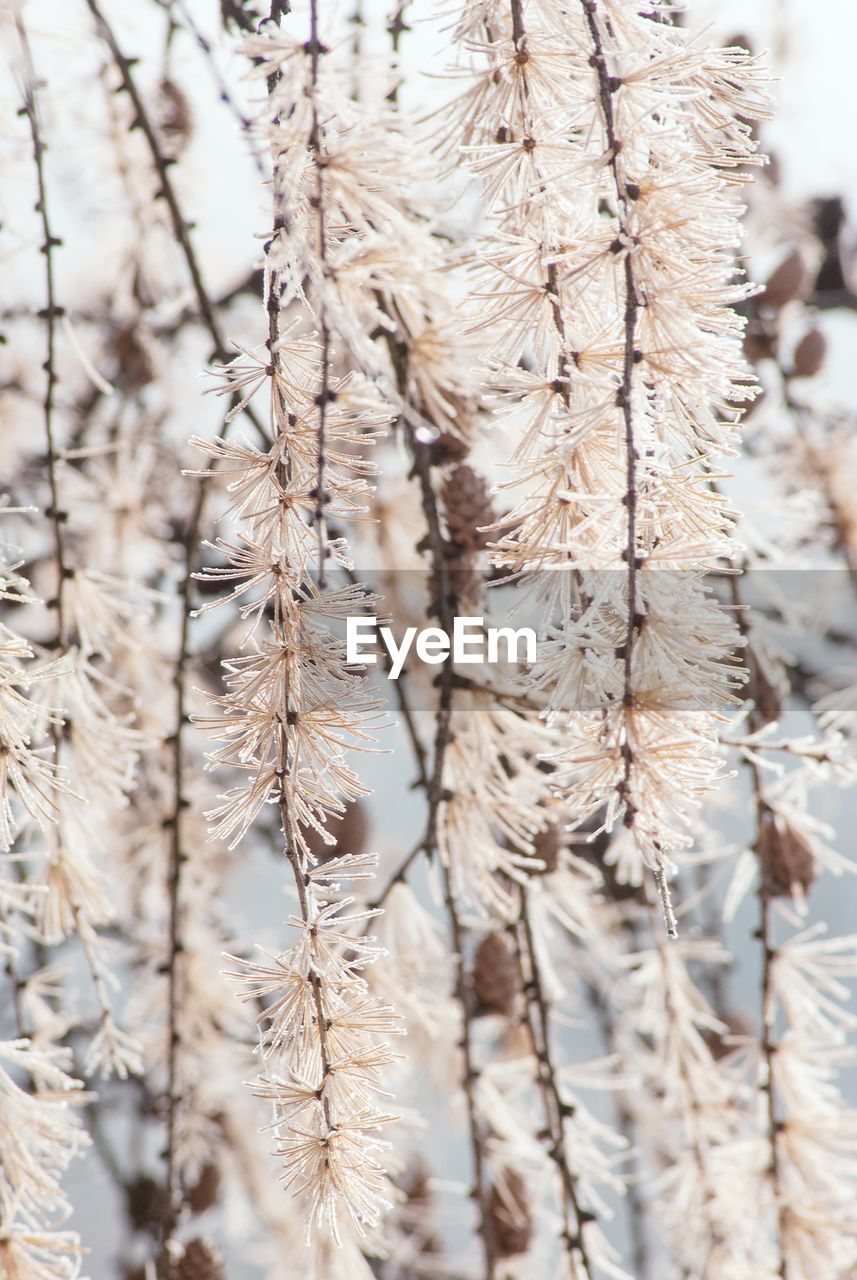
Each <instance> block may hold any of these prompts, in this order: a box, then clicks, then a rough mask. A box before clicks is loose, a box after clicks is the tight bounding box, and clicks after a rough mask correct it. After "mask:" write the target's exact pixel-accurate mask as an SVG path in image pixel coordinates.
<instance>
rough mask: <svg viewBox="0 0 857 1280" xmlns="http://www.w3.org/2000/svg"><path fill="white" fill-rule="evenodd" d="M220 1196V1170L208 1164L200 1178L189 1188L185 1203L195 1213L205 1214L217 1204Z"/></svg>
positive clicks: (214, 1165) (204, 1166)
mask: <svg viewBox="0 0 857 1280" xmlns="http://www.w3.org/2000/svg"><path fill="white" fill-rule="evenodd" d="M219 1194H220V1170H219V1169H218V1167H217V1165H216V1164H206V1165H203V1168H202V1170H201V1172H200V1175H199V1178H198V1179H197V1181H196V1182H195V1183H194V1185H193V1186H192V1187H189V1188H188V1191H187V1193H186V1195H185V1201H186V1203H187V1205H188V1207H189V1208H190V1210H191V1211H192V1212H193V1213H205V1211H206V1209H210V1208H211V1206H212V1205H213V1204H216V1203H217V1197H218V1196H219Z"/></svg>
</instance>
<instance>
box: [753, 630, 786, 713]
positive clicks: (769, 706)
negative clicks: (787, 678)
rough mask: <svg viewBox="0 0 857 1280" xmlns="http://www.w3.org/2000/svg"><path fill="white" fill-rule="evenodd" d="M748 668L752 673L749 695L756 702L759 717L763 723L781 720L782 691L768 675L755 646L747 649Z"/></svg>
mask: <svg viewBox="0 0 857 1280" xmlns="http://www.w3.org/2000/svg"><path fill="white" fill-rule="evenodd" d="M747 670H748V671H749V673H750V679H749V680H748V682H747V696H748V697H749V698H752V699H753V701H754V703H755V704H756V713H757V715H758V717H759V719H760V720H761V721H762V723H763V724H771V723H772V722H773V721H774V720H779V719H780V718H781V716H782V714H783V699H782V694H781V691H780V689H779V688H778V687H777V685H776V684H775V683H774V681H773V680H772V679H771V677H770V676H769V675H768V673H767V671H766V670H765V667H764V665H763V664H762V663H761V662H760V661H759V659H758V657H757V655H756V652H755V650H754V649H753V648H750V649H749V650H748V651H747Z"/></svg>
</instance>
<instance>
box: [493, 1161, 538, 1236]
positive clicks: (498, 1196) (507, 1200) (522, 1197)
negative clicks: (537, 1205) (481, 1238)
mask: <svg viewBox="0 0 857 1280" xmlns="http://www.w3.org/2000/svg"><path fill="white" fill-rule="evenodd" d="M488 1220H489V1230H490V1232H491V1239H492V1241H493V1244H494V1248H495V1250H496V1252H497V1254H498V1256H499V1257H501V1258H514V1257H515V1256H516V1255H517V1254H520V1253H526V1252H527V1250H528V1249H529V1247H530V1241H531V1240H532V1238H533V1219H532V1214H531V1212H530V1204H529V1199H528V1197H527V1189H526V1185H525V1183H524V1179H523V1178H522V1177H521V1175H520V1174H519V1173H516V1172H515V1171H514V1169H505V1170H504V1171H503V1177H502V1180H500V1181H498V1182H496V1183H495V1184H494V1186H493V1187H492V1188H491V1197H490V1199H489V1202H488Z"/></svg>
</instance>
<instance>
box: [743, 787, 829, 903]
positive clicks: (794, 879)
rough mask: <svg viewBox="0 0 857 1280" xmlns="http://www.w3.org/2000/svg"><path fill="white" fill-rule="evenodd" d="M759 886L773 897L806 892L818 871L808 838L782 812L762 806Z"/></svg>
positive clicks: (758, 844) (788, 896)
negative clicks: (763, 808)
mask: <svg viewBox="0 0 857 1280" xmlns="http://www.w3.org/2000/svg"><path fill="white" fill-rule="evenodd" d="M756 853H757V854H758V857H759V862H760V864H761V870H762V888H763V890H764V891H765V892H766V893H768V894H770V896H771V897H773V898H790V897H793V896H794V892H795V889H798V890H799V891H800V892H801V893H802V894H807V893H809V891H810V889H811V888H812V886H813V885H814V884H815V877H816V873H817V868H816V862H815V855H814V853H813V851H812V848H811V847H810V844H809V841H808V840H807V839H806V837H805V836H803V835H801V833H800V832H799V831H797V830H796V829H795V828H794V827H793V826H792V825H791V824H790V823H789V822H787V821H786V819H785V818H784V817H783V815H782V814H781V813H776V812H775V811H774V810H773V809H767V808H766V809H765V811H764V813H763V816H762V822H761V825H760V827H759V835H758V839H757V841H756Z"/></svg>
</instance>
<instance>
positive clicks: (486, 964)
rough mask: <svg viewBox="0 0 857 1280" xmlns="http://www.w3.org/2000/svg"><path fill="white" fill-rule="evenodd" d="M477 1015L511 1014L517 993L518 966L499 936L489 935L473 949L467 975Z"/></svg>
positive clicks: (510, 951) (503, 939) (505, 943)
mask: <svg viewBox="0 0 857 1280" xmlns="http://www.w3.org/2000/svg"><path fill="white" fill-rule="evenodd" d="M470 982H471V985H472V987H473V994H474V995H475V996H476V1000H477V1003H478V1008H479V1012H480V1013H502V1014H507V1015H508V1014H510V1013H511V1012H512V1008H513V1006H514V1003H515V996H516V994H517V991H518V985H519V984H518V965H517V962H516V959H515V956H514V954H513V953H512V949H511V947H510V946H509V944H508V942H507V941H506V939H505V938H504V936H503V934H502V933H489V934H486V936H485V937H484V938H483V939H482V941H481V942H480V943H479V946H478V947H477V948H476V954H475V956H474V957H473V969H472V971H471V974H470Z"/></svg>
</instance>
